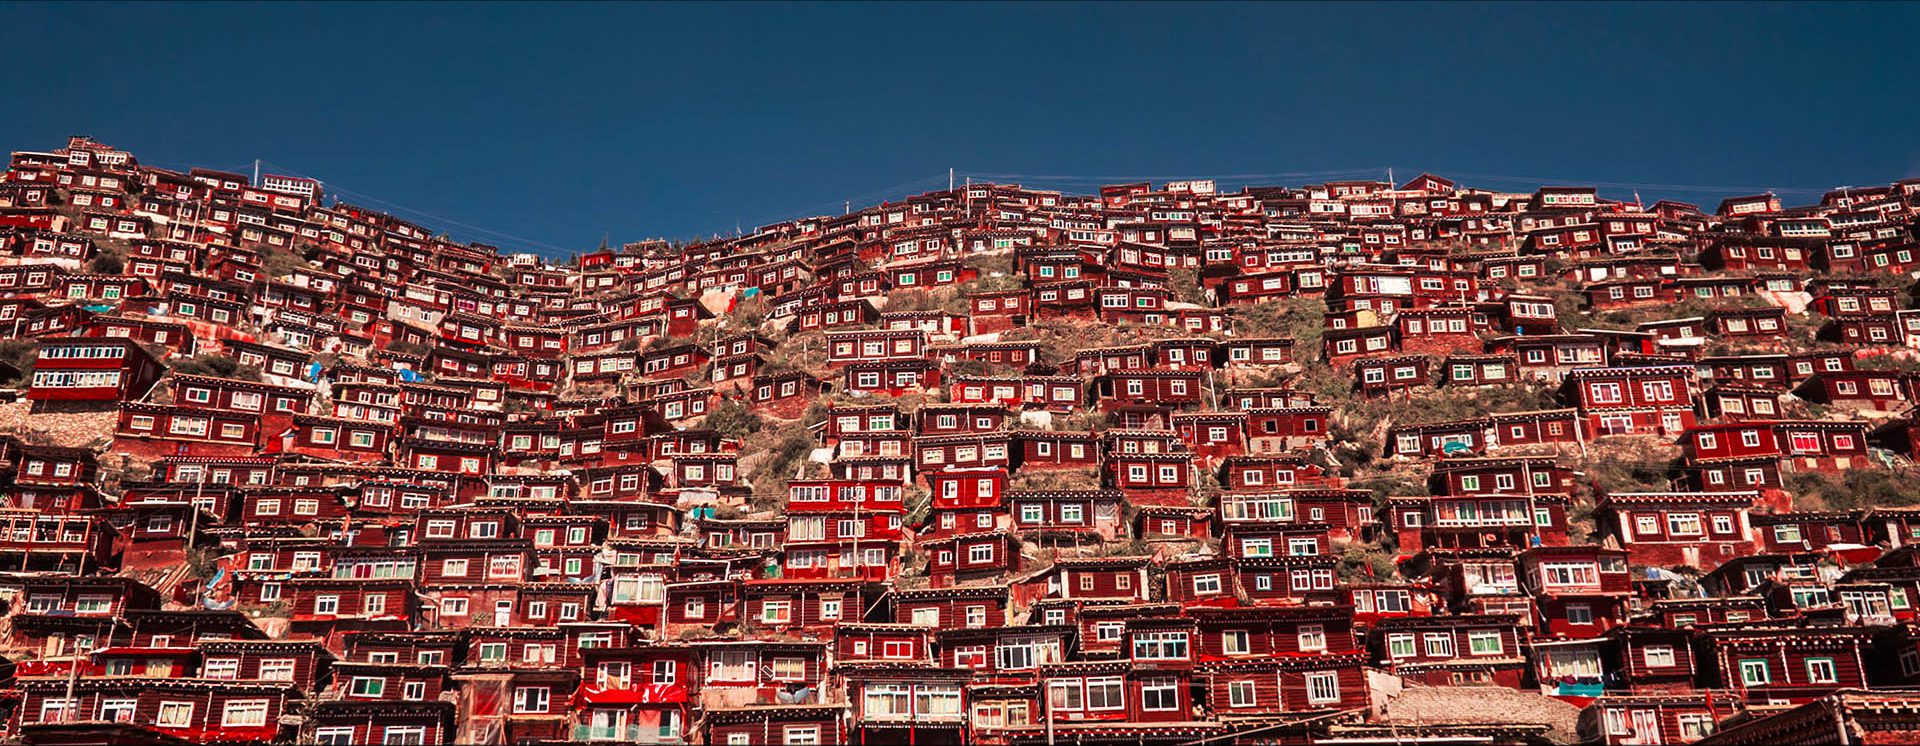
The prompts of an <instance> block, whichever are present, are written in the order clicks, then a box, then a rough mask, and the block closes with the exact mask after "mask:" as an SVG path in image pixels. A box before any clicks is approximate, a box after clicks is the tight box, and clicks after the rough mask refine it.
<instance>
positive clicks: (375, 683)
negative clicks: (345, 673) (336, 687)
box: [349, 676, 387, 697]
mask: <svg viewBox="0 0 1920 746" xmlns="http://www.w3.org/2000/svg"><path fill="white" fill-rule="evenodd" d="M386 691H387V680H386V679H383V678H380V677H378V676H355V677H353V683H352V685H351V688H350V690H349V693H350V694H351V695H352V696H355V697H379V696H380V695H382V694H385V693H386Z"/></svg>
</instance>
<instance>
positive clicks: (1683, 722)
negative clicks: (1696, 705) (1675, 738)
mask: <svg viewBox="0 0 1920 746" xmlns="http://www.w3.org/2000/svg"><path fill="white" fill-rule="evenodd" d="M1679 721H1680V740H1682V741H1685V742H1689V743H1691V742H1693V741H1698V740H1700V739H1702V738H1706V737H1707V736H1708V735H1711V734H1712V733H1713V716H1712V715H1708V714H1705V713H1698V712H1689V713H1683V714H1681V715H1680V716H1679Z"/></svg>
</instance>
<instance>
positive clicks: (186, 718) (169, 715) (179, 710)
mask: <svg viewBox="0 0 1920 746" xmlns="http://www.w3.org/2000/svg"><path fill="white" fill-rule="evenodd" d="M154 724H155V725H158V726H160V727H162V728H189V727H192V726H193V703H192V702H161V703H160V715H159V716H158V717H156V718H154Z"/></svg>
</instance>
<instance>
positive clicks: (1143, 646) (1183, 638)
mask: <svg viewBox="0 0 1920 746" xmlns="http://www.w3.org/2000/svg"><path fill="white" fill-rule="evenodd" d="M1133 657H1134V658H1137V659H1142V660H1185V659H1186V657H1187V633H1185V632H1139V633H1136V634H1134V636H1133Z"/></svg>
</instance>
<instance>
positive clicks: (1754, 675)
mask: <svg viewBox="0 0 1920 746" xmlns="http://www.w3.org/2000/svg"><path fill="white" fill-rule="evenodd" d="M1771 680H1772V679H1771V678H1770V677H1769V676H1768V675H1767V662H1766V660H1765V659H1761V658H1747V659H1743V660H1741V661H1740V683H1741V684H1743V685H1746V686H1766V685H1767V683H1768V682H1769V681H1771Z"/></svg>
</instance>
